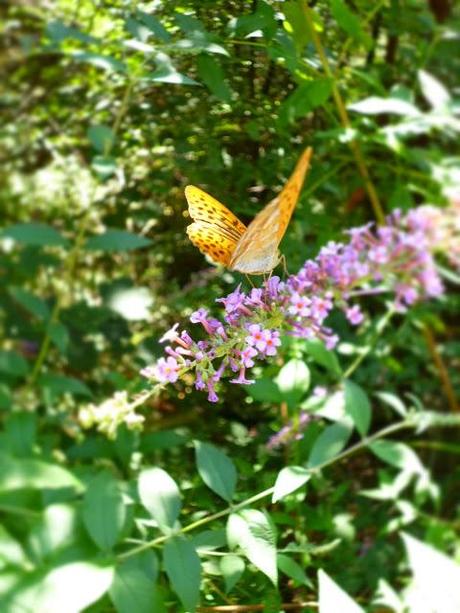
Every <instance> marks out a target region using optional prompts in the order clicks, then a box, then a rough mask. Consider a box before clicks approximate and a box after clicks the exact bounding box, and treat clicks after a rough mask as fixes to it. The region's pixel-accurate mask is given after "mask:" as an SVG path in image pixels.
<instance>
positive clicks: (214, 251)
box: [187, 221, 236, 266]
mask: <svg viewBox="0 0 460 613" xmlns="http://www.w3.org/2000/svg"><path fill="white" fill-rule="evenodd" d="M187 234H188V237H189V239H190V240H191V241H192V243H193V244H194V245H195V247H198V249H199V250H200V251H201V253H204V254H205V255H209V256H210V257H211V258H212V259H213V260H214V261H215V262H219V263H220V264H223V265H224V266H228V263H229V262H230V258H231V257H232V253H233V251H234V249H235V245H236V241H235V240H233V239H232V238H229V237H228V236H226V235H225V234H223V233H222V232H220V231H219V230H218V229H216V228H215V226H213V225H212V224H210V223H208V222H206V221H195V222H194V223H192V224H190V225H189V226H188V227H187Z"/></svg>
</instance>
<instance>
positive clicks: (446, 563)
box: [402, 534, 460, 613]
mask: <svg viewBox="0 0 460 613" xmlns="http://www.w3.org/2000/svg"><path fill="white" fill-rule="evenodd" d="M402 539H403V541H404V546H405V548H406V551H407V557H408V560H409V566H410V569H411V571H412V581H411V583H410V584H409V588H408V591H407V592H406V594H405V604H406V606H407V608H408V609H407V610H408V611H414V612H415V611H423V612H427V613H428V612H431V611H436V612H437V611H439V613H444V612H445V613H454V612H455V613H456V612H457V611H460V565H459V564H458V563H457V562H455V561H454V560H451V559H450V558H448V557H447V556H446V555H445V554H443V553H441V552H440V551H437V550H436V549H434V547H431V546H430V545H427V544H426V543H422V542H421V541H419V540H418V539H416V538H414V537H413V536H411V535H410V534H403V535H402Z"/></svg>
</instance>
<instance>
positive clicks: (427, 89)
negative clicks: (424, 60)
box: [418, 70, 451, 110]
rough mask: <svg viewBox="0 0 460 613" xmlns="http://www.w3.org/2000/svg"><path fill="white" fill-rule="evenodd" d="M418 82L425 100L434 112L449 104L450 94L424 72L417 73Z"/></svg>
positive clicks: (431, 76)
mask: <svg viewBox="0 0 460 613" xmlns="http://www.w3.org/2000/svg"><path fill="white" fill-rule="evenodd" d="M418 80H419V83H420V87H421V89H422V93H423V95H424V96H425V99H426V100H427V101H428V102H429V104H430V106H431V108H433V109H434V110H439V109H444V108H445V107H446V106H447V105H448V104H449V102H450V99H451V98H450V94H449V92H448V91H447V89H446V88H445V87H444V85H443V84H442V83H441V82H440V81H438V79H436V78H435V77H433V75H431V74H430V73H429V72H426V71H425V70H419V71H418Z"/></svg>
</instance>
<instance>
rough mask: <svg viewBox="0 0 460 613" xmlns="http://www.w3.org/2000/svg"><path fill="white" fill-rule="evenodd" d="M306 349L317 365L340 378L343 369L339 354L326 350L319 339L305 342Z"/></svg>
mask: <svg viewBox="0 0 460 613" xmlns="http://www.w3.org/2000/svg"><path fill="white" fill-rule="evenodd" d="M305 349H306V351H307V353H308V354H309V355H310V356H311V357H312V358H313V360H314V361H315V362H316V363H317V364H320V366H324V368H326V369H327V370H329V372H331V373H332V374H333V375H335V376H336V377H339V376H340V373H341V368H340V364H339V360H338V358H337V354H336V353H335V352H334V351H330V350H329V349H326V346H325V344H324V343H323V342H322V341H320V340H319V339H315V340H311V341H305Z"/></svg>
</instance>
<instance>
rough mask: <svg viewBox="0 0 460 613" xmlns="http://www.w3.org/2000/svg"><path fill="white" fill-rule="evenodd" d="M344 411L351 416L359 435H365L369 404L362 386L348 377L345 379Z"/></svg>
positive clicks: (368, 418) (369, 414) (367, 427)
mask: <svg viewBox="0 0 460 613" xmlns="http://www.w3.org/2000/svg"><path fill="white" fill-rule="evenodd" d="M345 412H346V413H347V414H348V415H349V416H350V417H351V419H352V420H353V423H354V424H355V426H356V428H357V430H358V432H359V433H360V434H361V436H365V435H366V434H367V432H368V430H369V426H370V423H371V405H370V402H369V398H368V397H367V394H366V392H365V391H364V390H363V389H362V387H360V386H359V385H357V384H356V383H354V382H353V381H350V379H347V380H346V381H345Z"/></svg>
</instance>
